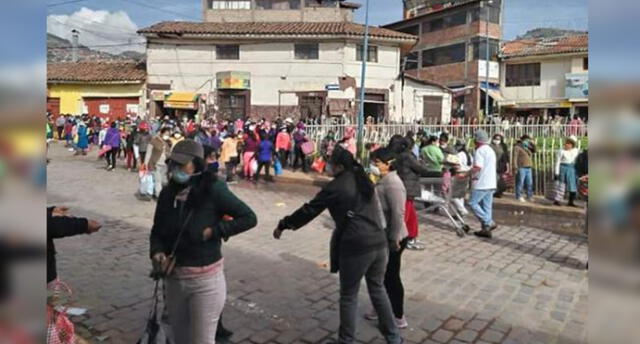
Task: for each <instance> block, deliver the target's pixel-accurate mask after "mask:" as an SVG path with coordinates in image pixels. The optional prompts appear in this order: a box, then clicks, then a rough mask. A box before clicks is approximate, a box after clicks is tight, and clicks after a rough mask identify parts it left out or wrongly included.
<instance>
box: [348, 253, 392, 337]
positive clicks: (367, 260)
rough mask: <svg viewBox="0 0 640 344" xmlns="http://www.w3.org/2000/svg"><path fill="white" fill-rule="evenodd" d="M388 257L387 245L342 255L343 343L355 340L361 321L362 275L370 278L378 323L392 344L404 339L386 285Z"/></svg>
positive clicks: (368, 286) (367, 279)
mask: <svg viewBox="0 0 640 344" xmlns="http://www.w3.org/2000/svg"><path fill="white" fill-rule="evenodd" d="M388 259H389V256H388V252H387V249H386V248H383V249H380V250H377V251H375V252H370V253H365V254H362V255H358V256H353V257H344V256H340V333H339V335H338V342H339V343H340V344H351V343H353V342H354V340H355V338H354V337H355V333H356V323H357V321H358V291H359V290H360V281H361V280H362V277H364V278H365V280H366V282H367V289H368V290H369V297H370V298H371V303H372V304H373V308H374V309H375V310H376V313H377V314H378V319H379V324H378V327H379V329H380V332H382V335H383V336H384V338H385V340H386V341H387V343H389V344H399V343H402V339H401V338H400V332H399V330H398V327H397V326H396V322H395V319H394V316H393V311H392V310H391V302H389V296H388V295H387V291H386V290H385V288H384V274H385V270H386V268H387V260H388Z"/></svg>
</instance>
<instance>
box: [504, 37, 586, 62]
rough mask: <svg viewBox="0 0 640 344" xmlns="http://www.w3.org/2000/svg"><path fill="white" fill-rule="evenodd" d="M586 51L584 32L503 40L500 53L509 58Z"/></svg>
mask: <svg viewBox="0 0 640 344" xmlns="http://www.w3.org/2000/svg"><path fill="white" fill-rule="evenodd" d="M587 51H589V35H588V34H584V35H572V36H561V37H552V38H539V39H522V40H517V41H511V42H505V43H504V46H503V47H502V53H501V55H502V57H505V58H511V57H524V56H534V55H555V54H567V53H577V52H587Z"/></svg>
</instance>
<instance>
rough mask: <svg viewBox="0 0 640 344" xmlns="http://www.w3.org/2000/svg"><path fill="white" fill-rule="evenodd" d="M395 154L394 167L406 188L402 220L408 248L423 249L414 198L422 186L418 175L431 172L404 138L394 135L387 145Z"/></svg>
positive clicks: (428, 174)
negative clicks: (419, 236) (404, 224)
mask: <svg viewBox="0 0 640 344" xmlns="http://www.w3.org/2000/svg"><path fill="white" fill-rule="evenodd" d="M388 148H389V149H390V150H391V151H392V152H393V153H395V154H396V156H397V158H396V162H395V167H396V171H398V176H399V177H400V179H401V180H402V182H403V183H404V187H405V189H406V190H407V203H406V205H405V209H406V210H405V216H404V221H405V223H406V225H407V230H408V231H409V242H408V243H407V249H408V250H424V246H423V245H422V244H420V243H419V242H418V239H417V238H418V214H417V213H416V207H415V205H414V199H415V198H416V197H419V196H420V193H421V189H422V187H421V186H420V177H430V176H433V174H432V173H431V172H430V171H429V170H428V169H427V166H426V165H424V164H422V163H420V162H419V161H418V159H416V156H415V155H413V153H411V146H410V144H409V141H407V139H406V138H404V137H402V136H400V135H394V136H392V137H391V140H390V141H389V147H388Z"/></svg>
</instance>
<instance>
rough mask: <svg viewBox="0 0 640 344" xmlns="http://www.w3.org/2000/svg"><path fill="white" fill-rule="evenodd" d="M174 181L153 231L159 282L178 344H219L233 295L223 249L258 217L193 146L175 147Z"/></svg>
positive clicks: (162, 195) (187, 143)
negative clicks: (227, 303)
mask: <svg viewBox="0 0 640 344" xmlns="http://www.w3.org/2000/svg"><path fill="white" fill-rule="evenodd" d="M168 177H169V184H168V185H167V186H166V187H164V188H163V189H162V191H161V192H160V196H159V197H158V203H157V205H156V212H155V216H154V222H153V227H152V229H151V238H150V246H151V247H150V255H151V259H152V261H153V265H154V276H155V277H157V278H160V277H163V278H166V286H167V289H166V300H167V301H166V302H167V307H168V309H169V319H170V322H171V326H172V329H173V333H174V338H175V342H176V343H202V344H213V343H215V335H216V328H217V326H218V321H219V319H220V314H221V313H222V308H223V307H224V303H225V299H226V295H227V290H226V281H225V277H224V270H223V258H222V253H221V250H220V247H221V244H222V241H223V240H224V241H227V240H228V239H229V238H230V237H231V236H234V235H236V234H239V233H242V232H244V231H247V230H249V229H251V228H253V227H255V226H256V224H257V219H256V215H255V213H254V212H253V211H252V210H251V209H250V208H249V207H248V206H247V205H246V204H245V203H244V202H242V201H241V200H240V199H238V198H237V197H236V196H235V195H234V194H233V193H232V192H231V191H229V189H228V188H227V186H226V183H224V182H223V181H219V180H218V179H217V178H216V176H215V174H214V173H213V171H211V170H209V169H207V168H206V164H205V160H204V150H203V147H202V145H200V144H199V143H197V142H195V141H193V140H183V141H180V142H179V143H177V144H176V145H175V146H174V147H173V150H172V152H171V156H170V157H169V160H168ZM226 216H229V217H231V218H232V219H231V220H225V219H224V218H225V217H226Z"/></svg>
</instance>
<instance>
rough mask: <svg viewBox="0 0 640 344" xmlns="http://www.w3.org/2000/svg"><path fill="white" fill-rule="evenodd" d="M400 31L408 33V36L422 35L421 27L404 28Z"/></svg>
mask: <svg viewBox="0 0 640 344" xmlns="http://www.w3.org/2000/svg"><path fill="white" fill-rule="evenodd" d="M398 31H400V32H404V33H408V34H410V35H414V36H418V35H420V27H419V26H418V25H414V26H409V27H403V28H402V29H399V30H398Z"/></svg>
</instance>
